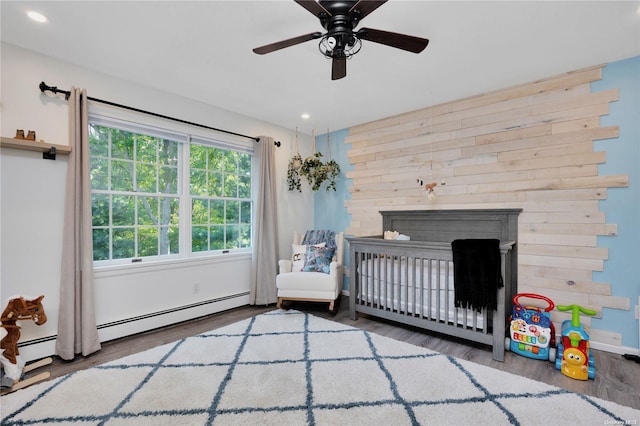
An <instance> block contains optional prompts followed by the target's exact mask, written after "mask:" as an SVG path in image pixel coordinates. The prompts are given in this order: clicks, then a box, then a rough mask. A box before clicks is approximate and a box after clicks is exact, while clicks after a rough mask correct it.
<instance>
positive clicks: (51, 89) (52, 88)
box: [39, 81, 281, 148]
mask: <svg viewBox="0 0 640 426" xmlns="http://www.w3.org/2000/svg"><path fill="white" fill-rule="evenodd" d="M39 87H40V91H41V92H42V93H44V92H47V91H49V92H53V93H56V94H58V93H63V94H64V99H65V100H66V101H68V100H69V96H71V92H70V91H68V90H62V89H58V87H57V86H49V85H47V83H45V82H44V81H42V82H40V86H39ZM87 99H88V100H90V101H93V102H100V103H102V104H106V105H111V106H114V107H118V108H122V109H127V110H129V111H135V112H141V113H143V114H147V115H152V116H154V117H159V118H164V119H167V120H172V121H177V122H178V123H183V124H188V125H190V126H196V127H202V128H203V129H209V130H215V131H216V132H222V133H226V134H229V135H234V136H240V137H243V138H247V139H253V140H254V141H256V142H260V138H258V137H254V136H247V135H243V134H240V133H235V132H231V131H229V130H223V129H218V128H215V127H210V126H207V125H204V124H198V123H193V122H191V121H186V120H182V119H180V118H175V117H169V116H168V115H162V114H157V113H155V112H151V111H145V110H143V109H139V108H134V107H130V106H127V105H121V104H117V103H115V102H111V101H105V100H104V99H98V98H93V97H91V96H87ZM273 144H274V145H275V146H277V147H278V148H279V147H280V145H281V143H280V141H273Z"/></svg>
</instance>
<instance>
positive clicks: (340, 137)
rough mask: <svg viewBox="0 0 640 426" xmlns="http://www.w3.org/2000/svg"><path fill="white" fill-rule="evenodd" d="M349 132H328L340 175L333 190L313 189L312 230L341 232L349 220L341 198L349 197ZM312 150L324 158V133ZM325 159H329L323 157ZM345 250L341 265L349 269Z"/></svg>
mask: <svg viewBox="0 0 640 426" xmlns="http://www.w3.org/2000/svg"><path fill="white" fill-rule="evenodd" d="M348 134H349V130H346V129H345V130H338V131H335V132H331V133H329V144H330V145H331V156H332V158H333V159H334V160H335V161H336V162H337V163H338V164H339V165H340V171H341V173H340V177H339V178H338V180H337V181H336V190H335V191H331V190H330V191H325V190H324V189H321V190H320V191H318V192H316V194H315V197H314V201H313V202H314V213H313V216H314V228H315V229H331V230H333V231H336V232H344V231H345V230H346V229H347V227H348V226H349V223H350V222H351V217H350V215H349V214H348V213H347V208H346V207H345V205H344V200H346V199H350V198H351V194H350V193H349V186H350V185H351V184H350V182H349V181H350V179H347V178H346V173H347V172H348V171H350V170H353V168H354V167H353V166H352V165H351V164H349V159H348V158H347V151H348V150H349V149H350V145H349V146H347V145H346V144H345V143H344V142H345V138H346V137H347V135H348ZM316 150H317V151H320V152H322V153H323V154H324V155H325V157H326V156H327V154H328V152H329V151H328V149H327V135H326V134H324V135H319V136H316ZM324 160H325V161H328V160H329V158H325V159H324ZM348 253H349V252H348V250H347V251H345V258H344V265H345V268H347V269H348V268H349V254H348ZM344 288H345V289H348V288H349V279H348V277H345V280H344Z"/></svg>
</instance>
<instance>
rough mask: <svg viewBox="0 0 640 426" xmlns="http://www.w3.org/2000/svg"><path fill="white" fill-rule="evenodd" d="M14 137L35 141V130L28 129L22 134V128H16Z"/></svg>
mask: <svg viewBox="0 0 640 426" xmlns="http://www.w3.org/2000/svg"><path fill="white" fill-rule="evenodd" d="M15 139H23V140H28V141H35V140H36V131H35V130H29V131H28V132H27V135H26V136H25V135H24V130H23V129H16V137H15Z"/></svg>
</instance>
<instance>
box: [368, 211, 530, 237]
mask: <svg viewBox="0 0 640 426" xmlns="http://www.w3.org/2000/svg"><path fill="white" fill-rule="evenodd" d="M521 211H522V209H483V210H479V209H478V210H396V211H381V212H380V214H381V215H382V230H383V231H398V232H399V233H401V234H405V235H408V236H409V237H411V240H412V241H432V242H443V243H450V242H451V241H453V240H457V239H463V238H497V239H498V240H500V241H517V240H518V215H519V214H520V212H521Z"/></svg>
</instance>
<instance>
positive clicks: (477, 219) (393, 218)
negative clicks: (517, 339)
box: [380, 209, 522, 294]
mask: <svg viewBox="0 0 640 426" xmlns="http://www.w3.org/2000/svg"><path fill="white" fill-rule="evenodd" d="M520 212H522V209H482V210H480V209H470V210H395V211H381V212H380V214H381V215H382V230H383V231H398V232H399V233H401V234H405V235H408V236H409V237H410V238H411V241H430V242H441V243H451V242H452V241H453V240H457V239H467V238H496V239H498V240H500V241H502V242H508V241H513V242H514V244H513V246H512V248H511V254H510V257H509V262H508V264H507V265H505V269H506V273H507V274H508V275H509V276H510V282H511V288H510V289H507V291H508V293H507V294H516V292H517V290H518V244H517V241H518V215H519V214H520Z"/></svg>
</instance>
